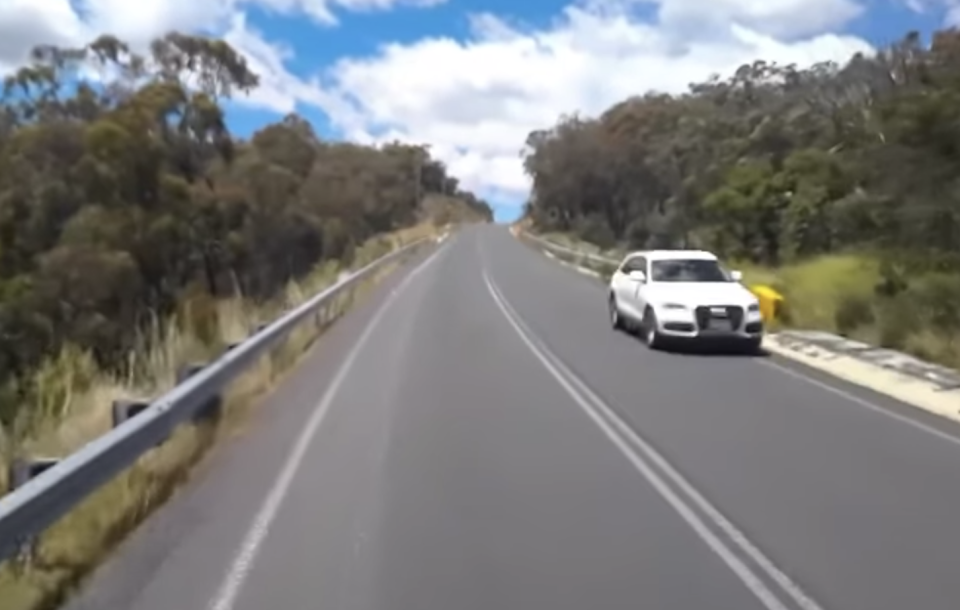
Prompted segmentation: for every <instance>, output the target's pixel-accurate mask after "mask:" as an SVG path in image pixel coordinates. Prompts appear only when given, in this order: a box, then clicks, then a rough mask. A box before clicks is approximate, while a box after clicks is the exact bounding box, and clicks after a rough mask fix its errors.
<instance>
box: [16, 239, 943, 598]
mask: <svg viewBox="0 0 960 610" xmlns="http://www.w3.org/2000/svg"><path fill="white" fill-rule="evenodd" d="M811 379H813V381H811ZM828 384H829V385H823V379H822V378H821V377H818V376H817V375H815V374H813V373H811V372H809V371H803V370H799V369H795V368H791V367H790V366H789V365H787V364H785V363H782V362H778V361H776V360H774V359H772V358H755V357H738V356H729V355H728V356H724V355H702V354H701V355H697V354H670V353H658V352H650V351H648V350H646V349H645V348H644V347H643V346H642V344H641V343H640V342H639V341H638V340H637V339H635V338H632V337H630V336H628V335H626V334H623V333H616V332H614V331H612V330H611V329H610V328H609V325H608V323H607V318H606V309H605V306H604V294H603V289H602V286H600V285H599V284H597V283H596V282H595V281H592V280H590V279H589V278H586V277H584V276H581V275H579V274H577V273H575V272H573V271H571V270H569V269H567V268H564V267H561V266H559V265H557V264H556V263H554V262H552V261H550V260H548V259H547V258H546V257H544V256H543V255H541V254H540V253H537V252H535V251H534V250H532V249H530V248H529V247H527V246H525V245H523V244H521V243H519V242H517V241H516V240H514V238H513V237H511V236H510V235H509V233H508V232H507V230H506V229H505V228H503V227H492V226H484V227H475V228H470V229H467V230H465V231H463V232H462V233H460V234H459V235H457V236H455V237H454V238H452V239H450V240H448V242H447V243H446V244H445V245H444V246H443V247H441V248H440V249H439V250H438V251H437V253H436V254H435V255H434V256H431V257H429V258H424V259H422V260H420V261H417V262H416V263H415V264H411V265H409V266H408V267H406V268H405V269H404V270H403V271H401V272H399V273H397V274H395V275H394V276H393V277H391V278H390V279H389V280H388V281H387V282H385V283H384V284H383V285H382V286H381V287H380V288H379V289H378V290H376V291H375V293H374V294H373V295H371V296H370V297H369V298H368V299H367V300H366V301H365V302H364V303H363V304H362V305H361V306H360V307H358V308H356V309H355V310H354V311H352V312H351V313H350V314H348V315H347V316H346V317H345V318H344V319H343V320H341V322H339V323H338V324H337V325H335V326H334V328H333V329H331V331H330V332H328V334H327V335H326V336H325V337H324V338H323V339H322V340H321V341H320V342H319V343H318V345H317V348H316V349H315V350H314V352H313V353H311V355H310V356H309V357H308V358H307V360H306V361H305V363H304V364H303V366H302V367H301V368H299V369H298V370H297V371H296V372H295V373H294V374H293V375H292V376H291V377H290V378H289V379H288V380H287V381H286V382H285V383H283V384H282V385H281V387H280V388H279V389H278V390H277V391H276V392H275V393H274V394H272V395H271V396H270V398H269V399H267V400H266V401H265V403H264V404H262V405H261V406H260V407H259V408H258V409H257V410H256V411H255V413H256V415H255V418H254V420H253V421H252V422H251V423H250V425H249V426H248V430H247V431H246V433H245V434H243V435H242V436H241V437H239V438H237V439H236V440H235V441H233V442H231V443H229V444H228V446H226V447H225V448H224V449H222V450H220V451H219V452H218V453H217V454H216V456H215V457H214V458H213V459H212V460H211V461H209V462H208V463H207V464H206V465H205V467H204V468H203V470H202V471H201V472H200V473H199V474H198V475H197V477H196V479H195V481H194V482H193V484H191V486H190V487H189V488H188V489H186V490H185V491H184V492H182V493H181V494H179V495H178V496H177V497H176V498H175V499H174V500H173V501H172V502H171V503H170V504H169V505H168V506H167V507H165V508H164V509H163V510H161V511H160V512H159V513H158V514H157V515H155V516H154V517H153V518H151V519H150V521H149V522H148V523H147V524H146V525H145V526H144V527H143V528H141V530H139V531H138V532H137V533H136V534H135V535H133V536H132V537H131V538H130V539H129V540H128V541H127V542H126V543H124V545H123V546H122V547H121V548H120V549H119V551H118V552H117V553H116V555H115V557H114V558H113V559H112V560H110V561H109V562H108V563H107V564H106V565H105V566H104V567H103V569H101V570H100V571H99V572H98V573H97V574H96V575H95V577H94V578H93V579H91V581H90V582H89V583H88V585H87V586H86V587H85V588H84V590H83V591H82V592H81V593H80V594H78V595H77V596H76V597H75V598H74V599H73V600H72V601H71V602H70V603H68V605H67V607H68V608H69V609H70V610H494V609H496V610H513V609H515V610H583V609H584V608H598V609H600V608H602V609H610V610H614V609H617V610H619V609H624V610H626V609H630V610H636V609H642V610H694V609H704V610H726V609H730V610H764V609H767V610H797V609H801V608H802V609H804V610H821V609H822V610H833V609H837V610H908V609H910V610H913V609H923V610H948V609H949V610H954V609H955V608H957V607H960V578H957V570H958V568H960V523H958V518H957V515H958V514H960V482H958V480H960V477H958V476H957V472H958V470H960V441H955V440H951V437H950V436H948V435H952V434H955V433H956V429H954V428H952V427H951V426H949V425H948V424H945V423H932V424H931V425H934V426H938V428H939V429H940V430H942V431H943V432H946V434H940V435H935V434H930V433H929V432H928V431H925V430H924V429H922V428H920V427H916V426H910V425H906V424H905V423H904V422H903V421H902V420H898V419H896V418H894V417H888V416H886V415H885V414H886V413H888V412H889V413H897V414H901V417H902V416H903V414H905V415H906V416H908V417H915V418H918V421H919V420H920V419H921V418H922V416H920V415H918V414H915V413H913V412H912V411H910V409H909V408H907V407H905V406H903V405H899V404H895V403H893V402H892V401H890V400H887V399H884V398H883V397H880V396H873V395H870V394H869V393H867V392H865V391H862V390H857V389H854V388H850V387H847V386H844V385H842V384H840V383H838V382H828ZM0 606H2V603H0Z"/></svg>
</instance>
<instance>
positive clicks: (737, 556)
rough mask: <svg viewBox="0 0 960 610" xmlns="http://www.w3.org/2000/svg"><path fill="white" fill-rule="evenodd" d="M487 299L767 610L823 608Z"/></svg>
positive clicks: (509, 310) (513, 316)
mask: <svg viewBox="0 0 960 610" xmlns="http://www.w3.org/2000/svg"><path fill="white" fill-rule="evenodd" d="M483 279H484V282H486V285H487V289H488V290H489V291H490V294H491V296H492V297H493V300H494V301H495V302H496V304H497V306H498V307H499V308H500V311H501V312H502V313H503V315H504V316H505V317H506V319H507V321H508V322H509V323H510V325H511V326H513V329H514V330H515V331H516V332H517V334H518V335H519V337H520V339H522V340H523V342H524V343H525V344H526V345H527V347H528V348H529V349H530V351H531V352H532V353H533V355H534V356H536V358H537V359H538V360H540V362H541V363H542V364H543V366H544V367H545V368H546V369H547V371H549V373H550V374H551V375H552V376H553V377H554V379H556V380H557V382H558V383H559V384H560V385H561V386H562V387H563V389H564V390H566V391H567V393H568V394H569V395H570V397H571V398H572V399H573V400H574V402H576V404H577V405H578V406H579V407H580V408H581V409H583V411H584V413H586V414H587V415H588V416H589V417H590V419H592V420H593V421H594V423H596V424H597V426H598V427H599V428H600V429H601V430H602V431H603V432H604V434H606V436H607V437H609V439H610V440H611V441H612V442H613V444H614V445H616V447H617V448H618V449H619V450H620V451H621V452H622V453H623V455H624V456H626V458H627V459H628V460H630V462H631V463H632V464H633V465H634V467H636V469H637V470H638V471H639V472H640V473H641V474H642V475H643V477H644V478H645V479H646V480H647V481H648V482H649V483H650V484H651V485H652V486H653V488H654V489H655V490H656V491H657V493H659V494H660V496H661V497H662V498H663V499H664V500H665V501H666V502H667V503H668V504H669V505H670V506H671V507H672V508H673V509H674V510H675V511H676V512H677V514H678V515H680V517H681V518H682V519H683V520H684V521H685V522H686V523H687V524H688V525H689V526H690V528H691V529H693V531H694V532H695V533H696V534H697V535H698V536H699V537H700V538H701V540H703V542H704V543H706V545H707V546H708V547H709V548H710V549H711V550H712V551H713V552H714V553H716V554H717V556H718V557H719V558H720V559H721V560H722V561H723V562H724V563H725V564H726V565H727V566H728V567H729V568H730V570H732V571H733V573H734V574H736V576H737V577H738V578H739V579H740V580H741V581H742V582H743V584H744V585H745V586H746V587H747V589H749V590H750V592H751V593H753V595H755V596H756V597H757V598H758V599H759V600H760V601H761V602H762V603H763V605H764V606H765V607H766V608H768V610H823V608H822V607H821V606H820V605H819V604H818V603H817V602H816V601H814V600H813V599H812V598H811V597H810V596H809V595H807V593H806V592H804V590H803V589H802V588H801V587H800V586H799V585H798V584H797V583H795V582H794V581H793V580H792V579H791V578H790V577H789V576H787V575H786V574H785V573H784V572H783V571H782V570H780V568H778V567H777V566H776V565H775V564H774V563H773V562H772V561H771V560H770V559H769V558H768V557H767V556H766V555H764V554H763V552H762V551H761V550H760V549H758V548H757V547H756V545H754V544H753V543H752V542H750V540H749V539H747V537H746V536H745V535H744V534H743V532H741V531H740V530H739V529H738V528H737V527H736V526H735V525H734V524H733V523H731V522H730V520H729V519H727V518H726V517H725V516H724V515H723V514H722V513H721V512H720V511H719V510H718V509H717V508H716V507H715V506H713V505H712V504H711V503H710V502H709V501H708V500H707V499H706V498H704V497H703V495H702V494H701V493H700V492H698V491H697V490H696V489H695V488H694V487H693V486H692V485H691V484H690V482H689V481H687V480H686V479H685V478H684V477H683V475H681V474H680V473H679V472H678V471H677V469H676V468H674V467H673V466H672V465H671V464H670V462H668V461H667V460H666V458H664V457H663V455H662V454H660V453H659V452H658V451H657V450H656V449H655V448H654V447H652V446H651V445H650V443H648V442H647V441H646V440H644V439H643V438H642V437H641V436H640V435H639V434H637V433H636V431H634V430H633V428H631V427H630V426H629V425H627V424H626V423H625V422H624V421H623V419H622V418H621V417H620V416H619V415H617V413H616V412H615V411H614V410H613V409H611V408H610V407H609V406H608V405H607V404H606V403H605V402H604V401H603V400H602V399H601V398H600V397H599V396H597V395H596V393H595V392H593V391H592V390H591V389H590V388H589V387H587V385H586V384H584V382H583V381H581V380H580V379H579V378H578V377H577V375H576V374H574V373H573V372H572V371H571V370H570V369H569V367H567V366H566V365H565V364H564V363H563V362H562V361H561V360H560V359H559V358H557V357H556V356H555V355H554V354H553V353H552V352H551V351H550V350H549V349H548V348H547V347H546V346H544V345H543V343H542V342H541V341H539V340H538V339H536V337H535V335H534V334H533V332H531V330H530V329H529V327H528V326H527V325H526V323H525V322H524V321H523V320H522V319H521V318H520V316H519V314H517V312H516V310H514V309H513V307H512V306H511V305H510V303H509V302H507V300H506V299H505V298H504V296H503V294H502V293H501V292H500V291H499V289H498V288H497V287H496V285H495V284H494V283H493V282H492V281H491V280H490V276H489V275H488V274H487V272H486V270H484V272H483Z"/></svg>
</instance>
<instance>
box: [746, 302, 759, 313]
mask: <svg viewBox="0 0 960 610" xmlns="http://www.w3.org/2000/svg"><path fill="white" fill-rule="evenodd" d="M747 311H760V303H750V305H749V306H747Z"/></svg>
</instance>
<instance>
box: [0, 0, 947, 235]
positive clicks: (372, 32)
mask: <svg viewBox="0 0 960 610" xmlns="http://www.w3.org/2000/svg"><path fill="white" fill-rule="evenodd" d="M955 11H956V14H957V15H958V16H960V0H584V1H576V0H573V1H572V2H571V1H570V0H512V1H511V0H72V1H71V0H0V73H2V72H4V71H7V70H10V69H11V68H12V67H14V66H16V65H17V64H18V63H19V62H21V61H22V60H23V57H24V54H25V52H26V51H27V50H28V49H29V48H30V47H32V46H34V45H36V44H38V43H52V44H60V45H71V44H78V43H82V42H86V41H88V40H90V39H92V38H93V37H95V35H96V34H98V33H102V32H109V33H112V34H115V35H117V36H118V37H120V38H121V39H123V40H126V41H128V42H131V43H133V44H143V43H144V42H146V41H148V40H150V39H151V38H152V37H154V36H157V35H159V34H162V33H164V32H167V31H169V30H174V29H175V30H180V31H183V32H197V33H209V34H214V35H218V36H222V37H224V38H226V39H227V40H228V41H229V42H230V43H231V44H233V45H234V47H236V48H237V49H239V50H240V51H242V52H243V53H244V54H245V55H246V56H247V57H248V59H249V61H250V63H251V65H252V66H253V67H254V69H255V71H257V72H258V73H259V74H260V75H261V79H262V83H263V86H262V87H261V88H260V89H259V90H258V91H257V92H255V93H254V94H252V95H251V96H250V97H247V98H241V99H238V100H237V101H236V102H235V103H234V104H232V106H231V108H230V120H231V125H232V127H233V129H234V131H235V132H236V133H239V134H241V135H246V134H249V133H251V132H252V131H254V130H255V129H257V128H258V127H259V126H260V125H262V124H264V123H265V122H267V121H270V120H273V119H275V118H277V117H278V116H280V115H282V114H284V113H287V112H290V111H292V110H297V111H299V112H300V113H302V114H303V115H304V116H306V117H307V118H309V119H310V120H311V121H313V122H314V125H315V127H316V129H317V131H319V132H320V133H322V134H324V135H325V136H327V137H330V138H345V139H351V140H356V141H361V142H372V141H379V140H390V139H400V140H404V141H412V142H424V143H430V144H431V145H432V150H433V152H434V154H435V155H436V156H438V157H440V158H442V159H443V160H444V161H446V162H447V164H448V166H449V167H450V169H451V172H452V173H453V174H454V175H456V176H457V177H459V178H460V179H461V181H462V182H463V183H464V184H465V185H466V186H467V187H469V188H472V189H474V190H475V191H477V192H479V193H480V194H482V195H484V196H486V197H487V198H488V199H489V200H490V201H492V202H493V203H494V204H495V205H496V207H497V212H498V217H500V218H503V219H507V218H510V217H512V216H514V215H515V214H516V212H517V211H518V210H519V205H520V204H521V203H522V201H523V200H524V198H525V196H526V193H527V188H528V187H527V181H526V180H525V178H524V176H523V173H522V171H521V163H520V159H519V156H518V153H519V150H520V148H521V146H522V144H523V141H524V139H525V138H526V135H527V133H528V132H529V131H531V130H532V129H536V128H539V127H544V126H548V125H550V124H552V123H553V122H554V121H555V120H556V119H557V118H558V117H559V116H560V115H561V114H563V113H571V112H575V111H577V112H581V113H586V114H595V113H598V112H600V111H602V110H603V109H605V108H606V107H608V106H609V105H610V104H612V103H614V102H616V101H619V100H621V99H623V98H624V97H627V96H628V95H632V94H636V93H640V92H643V91H646V90H651V89H654V90H660V91H670V92H675V91H681V90H683V89H684V88H685V87H686V85H687V84H688V83H690V82H693V81H698V80H702V79H704V78H705V77H707V76H708V75H709V74H711V73H715V72H719V73H724V74H726V73H729V72H730V71H732V70H733V69H735V68H736V67H737V66H738V65H740V64H741V63H743V62H745V61H749V60H752V59H755V58H758V57H762V58H765V59H768V60H776V61H779V62H786V63H789V62H796V63H798V64H807V63H812V62H814V61H820V60H826V59H834V60H844V59H846V58H847V57H849V56H850V55H851V54H852V53H853V52H855V51H859V50H869V49H871V48H872V47H875V46H878V45H882V44H885V43H887V42H890V41H892V40H894V39H897V38H899V37H900V36H902V35H903V34H904V33H905V32H906V31H908V30H910V29H917V30H920V31H922V32H925V33H927V32H930V31H931V30H933V29H936V28H938V27H941V26H943V25H944V24H949V23H952V22H953V20H954V19H955V17H954V12H955Z"/></svg>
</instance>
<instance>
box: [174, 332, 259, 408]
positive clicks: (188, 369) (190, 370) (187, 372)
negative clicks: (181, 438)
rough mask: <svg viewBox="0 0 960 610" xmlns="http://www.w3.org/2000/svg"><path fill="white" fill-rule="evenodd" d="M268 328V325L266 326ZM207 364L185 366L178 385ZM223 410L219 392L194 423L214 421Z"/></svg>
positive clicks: (181, 371)
mask: <svg viewBox="0 0 960 610" xmlns="http://www.w3.org/2000/svg"><path fill="white" fill-rule="evenodd" d="M264 326H266V325H264ZM205 366H206V364H201V363H199V362H194V363H191V364H187V365H184V366H182V367H180V369H179V370H177V385H180V384H181V383H183V382H184V381H186V380H187V379H189V378H191V377H193V376H194V375H196V374H197V373H199V372H200V371H202V370H203V368H204V367H205ZM222 409H223V397H222V396H221V395H220V393H219V392H218V393H217V394H215V395H214V396H212V397H211V398H210V399H209V400H207V401H206V402H205V403H204V404H202V405H201V406H200V408H199V409H197V413H196V415H194V417H193V421H194V422H201V421H212V420H216V419H217V418H218V417H220V413H221V411H222Z"/></svg>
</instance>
